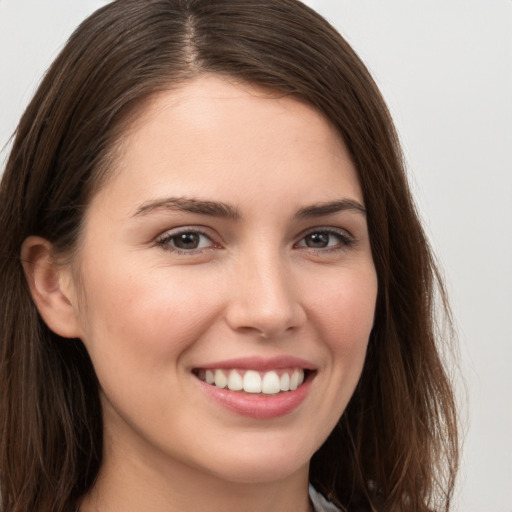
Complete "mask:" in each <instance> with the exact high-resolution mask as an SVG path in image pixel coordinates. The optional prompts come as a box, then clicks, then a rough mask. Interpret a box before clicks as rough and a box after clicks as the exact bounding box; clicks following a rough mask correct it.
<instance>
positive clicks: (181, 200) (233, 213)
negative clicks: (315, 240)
mask: <svg viewBox="0 0 512 512" xmlns="http://www.w3.org/2000/svg"><path fill="white" fill-rule="evenodd" d="M158 210H169V211H180V212H187V213H197V214H200V215H209V216H212V217H221V218H227V219H231V220H237V219H240V217H241V215H240V212H239V211H238V209H237V208H235V207H233V206H230V205H229V204H226V203H222V202H219V201H206V200H201V199H192V198H188V197H167V198H165V199H157V200H154V201H148V202H146V203H143V204H142V205H141V206H140V207H139V208H138V209H137V211H136V212H135V214H134V217H138V216H143V215H147V214H149V213H152V212H154V211H158ZM347 210H349V211H350V210H351V211H355V212H356V213H360V214H362V215H366V209H365V208H364V206H363V205H362V204H361V203H359V202H358V201H355V200H353V199H340V200H337V201H329V202H326V203H317V204H313V205H310V206H306V207H304V208H301V209H300V210H299V211H298V212H297V213H296V214H295V215H294V217H295V218H296V219H305V218H314V217H323V216H325V215H332V214H334V213H339V212H342V211H347Z"/></svg>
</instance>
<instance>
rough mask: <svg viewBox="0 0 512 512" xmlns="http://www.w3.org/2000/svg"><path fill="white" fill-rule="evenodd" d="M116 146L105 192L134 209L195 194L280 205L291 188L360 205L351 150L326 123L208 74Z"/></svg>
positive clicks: (145, 117)
mask: <svg viewBox="0 0 512 512" xmlns="http://www.w3.org/2000/svg"><path fill="white" fill-rule="evenodd" d="M118 148H119V150H118V151H117V155H116V158H115V162H114V172H113V174H112V179H111V180H110V182H109V183H108V184H107V185H106V187H105V188H106V189H109V190H108V193H109V195H111V194H112V193H113V192H114V190H113V189H114V188H115V189H116V191H117V192H118V193H119V195H120V197H121V196H122V197H123V198H124V199H129V198H132V199H133V201H137V200H138V199H140V198H141V197H142V196H144V195H147V196H152V195H153V196H154V195H155V194H157V195H160V196H162V195H172V196H177V195H178V196H179V195H190V193H191V191H193V192H194V194H193V195H194V196H197V195H199V196H201V195H203V194H204V195H206V196H208V197H207V198H208V199H212V197H211V196H212V195H213V196H215V197H213V198H214V199H218V200H224V199H225V200H226V201H231V200H232V199H235V200H236V196H237V195H238V198H239V199H240V200H243V199H242V198H243V196H244V194H248V195H249V196H251V195H254V194H255V193H256V192H258V191H259V192H262V193H263V194H267V195H269V194H270V195H273V196H274V197H275V199H276V200H280V199H286V197H287V194H288V193H289V191H290V188H293V189H294V190H303V191H307V190H309V191H310V192H311V194H310V195H312V196H313V195H315V193H316V195H317V196H318V193H319V194H320V195H324V196H326V197H314V198H313V197H312V199H314V201H317V202H318V201H323V200H325V201H328V200H331V199H332V197H327V196H329V195H330V189H332V190H336V189H340V188H341V189H343V190H344V191H345V192H346V193H347V194H348V195H352V196H354V198H356V199H359V200H362V198H361V191H360V188H359V182H358V177H357V173H356V171H355V168H354V166H353V164H352V162H351V159H350V157H349V154H348V151H347V149H346V147H345V145H344V143H343V141H342V139H341V137H340V136H339V134H338V133H337V131H336V130H335V129H334V128H333V126H332V125H331V123H330V122H329V121H328V120H327V119H326V118H325V116H323V115H322V114H320V113H319V112H318V111H317V110H316V109H314V108H313V107H311V106H309V105H307V104H305V103H304V102H301V101H299V100H297V99H296V98H292V97H290V96H284V95H282V94H281V93H279V92H276V91H269V90H264V89H261V88H258V87H255V86H252V85H248V84H246V83H240V82H233V81H232V80H229V79H227V78H221V77H218V76H214V75H206V76H202V77H200V78H197V79H195V80H193V81H191V82H188V83H187V84H185V85H184V86H182V87H180V88H179V89H177V90H172V91H165V92H161V93H158V94H156V95H154V96H153V97H151V98H150V99H149V100H148V101H146V102H145V103H144V104H143V105H142V106H141V108H139V110H138V112H137V115H136V116H135V117H132V121H131V123H130V124H129V125H128V127H127V128H126V129H125V130H124V133H123V135H122V136H121V138H120V144H119V147H118ZM265 183H266V184H267V185H268V187H265V186H264V185H265ZM247 185H249V187H247ZM256 185H258V187H256ZM320 189H321V191H320V192H319V190H320ZM100 195H101V194H100Z"/></svg>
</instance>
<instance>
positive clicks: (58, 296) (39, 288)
mask: <svg viewBox="0 0 512 512" xmlns="http://www.w3.org/2000/svg"><path fill="white" fill-rule="evenodd" d="M52 252H53V251H52V244H50V242H48V241H47V240H45V239H44V238H41V237H38V236H29V237H28V238H27V239H26V240H25V241H24V242H23V245H22V247H21V261H22V265H23V270H24V271H25V277H26V279H27V282H28V286H29V288H30V293H31V294H32V298H33V299H34V302H35V303H36V306H37V309H38V310H39V313H40V314H41V316H42V317H43V320H44V321H45V322H46V324H47V325H48V327H49V328H50V329H51V330H52V331H53V332H55V333H56V334H58V335H60V336H63V337H64V338H79V337H81V334H82V333H81V329H80V323H79V321H78V320H79V319H78V314H77V309H76V306H77V304H76V297H77V293H76V289H75V283H74V281H73V279H72V274H71V269H70V268H69V265H59V264H57V263H56V261H55V259H54V258H53V257H52Z"/></svg>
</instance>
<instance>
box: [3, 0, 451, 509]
mask: <svg viewBox="0 0 512 512" xmlns="http://www.w3.org/2000/svg"><path fill="white" fill-rule="evenodd" d="M202 73H217V74H221V75H228V76H232V77H235V78H237V79H239V80H241V81H245V82H248V83H251V84H255V85H259V86H262V87H265V88H272V89H274V90H277V91H280V92H281V93H283V94H292V95H294V96H295V97H297V98H300V99H301V100H302V101H306V102H308V103H309V104H311V105H313V106H314V107H316V108H317V109H318V110H319V111H320V112H322V113H323V114H324V115H326V116H327V117H328V118H329V119H330V121H331V122H332V123H333V125H334V126H335V127H336V128H337V130H338V131H339V134H340V136H341V137H342V138H343V140H344V141H345V143H346V145H347V147H348V149H349V151H350V153H351V156H352V158H353V162H354V164H355V166H356V168H357V170H358V173H359V179H360V182H361V186H362V189H363V194H364V200H365V205H366V208H367V219H368V228H369V233H370V240H371V246H372V252H373V259H374V262H375V266H376V270H377V275H378V281H379V292H378V299H377V308H376V313H375V324H374V328H373V331H372V334H371V338H370V342H369V349H368V354H367V359H366V362H365V366H364V369H363V373H362V376H361V379H360V382H359V385H358V387H357V389H356V391H355V394H354V396H353V398H352V400H351V401H350V403H349V405H348V407H347V409H346V411H345V413H344V414H343V416H342V418H341V419H340V421H339V423H338V425H337V426H336V428H335V429H334V431H333V432H332V433H331V435H330V436H329V438H328V439H327V440H326V442H325V443H324V445H323V446H322V447H321V448H320V450H319V451H318V452H317V453H316V454H315V455H314V456H313V459H312V461H311V470H310V479H311V482H312V483H313V484H314V485H315V486H316V488H317V489H318V490H320V491H321V492H322V493H323V494H325V495H326V496H327V497H329V498H330V499H331V500H333V501H334V502H335V503H337V504H338V505H339V506H340V507H342V508H343V509H345V508H346V509H349V510H350V511H358V510H372V511H376V510H379V511H397V512H404V511H409V512H411V511H414V512H423V511H427V510H430V511H432V510H436V511H446V510H448V509H449V506H450V500H451V496H452V493H453V486H454V478H455V473H456V469H457V463H458V449H457V424H456V414H455V405H454V398H453V392H452V388H451V384H450V380H449V378H448V376H447V373H446V370H445V368H444V366H443V362H442V360H441V357H440V353H441V351H442V345H440V344H441V343H444V341H443V340H442V339H440V337H439V336H438V333H437V332H436V323H435V317H436V304H435V300H434V299H435V298H436V297H437V298H440V299H441V300H440V306H441V307H440V308H437V310H438V311H439V309H440V310H441V312H443V311H444V313H445V315H448V310H447V305H446V302H445V295H444V292H443V288H442V285H441V282H440V279H439V274H438V272H437V270H436V266H435V264H434V261H433V258H432V255H431V251H430V249H429V246H428V243H427V240H426V238H425V235H424V232H423V230H422V228H421V225H420V223H419V220H418V216H417V214H416V211H415V207H414V204H413V201H412V199H411V194H410V191H409V188H408V184H407V180H406V176H405V173H404V169H403V164H402V158H401V153H400V147H399V144H398V141H397V137H396V134H395V131H394V128H393V123H392V121H391V119H390V116H389V113H388V111H387V108H386V106H385V104H384V101H383V100H382V98H381V95H380V93H379V91H378V90H377V87H376V85H375V83H374V82H373V80H372V78H371V77H370V75H369V73H368V71H367V70H366V68H365V66H364V65H363V63H362V62H361V61H360V60H359V58H358V57H357V56H356V54H355V53H354V51H353V50H352V49H351V48H350V46H349V45H348V44H347V43H346V42H345V40H344V39H343V38H342V37H341V36H340V35H339V34H338V33H337V32H336V31H335V30H334V29H333V28H332V27H331V26H330V25H329V24H328V23H327V22H326V21H325V20H324V19H323V18H321V17H320V16H319V15H318V14H316V13H315V12H314V11H312V10H311V9H309V8H308V7H306V6H304V5H303V4H301V3H300V2H298V1H296V0H258V1H252V0H215V1H211V0H118V1H115V2H113V3H111V4H109V5H107V6H105V7H103V8H102V9H100V10H99V11H97V12H96V13H95V14H93V15H92V16H91V17H90V18H88V19H87V20H86V21H84V22H83V23H82V25H81V26H80V27H79V28H78V29H77V30H76V31H75V33H74V34H73V35H72V36H71V38H70V40H69V42H68V43H67V45H66V46H65V47H64V49H63V50H62V52H61V54H60V55H59V56H58V58H57V59H56V60H55V62H54V63H53V65H52V66H51V68H50V69H49V71H48V72H47V74H46V76H45V78H44V80H43V81H42V83H41V85H40V87H39V89H38V90H37V92H36V94H35V97H34V99H33V100H32V102H31V103H30V105H29V106H28V108H27V110H26V112H25V113H24V115H23V117H22V119H21V121H20V123H19V126H18V128H17V131H16V137H15V141H14V145H13V149H12V152H11V154H10V158H9V160H8V162H7V167H6V171H5V174H4V177H3V180H2V183H1V187H0V240H1V243H0V290H1V298H0V301H1V303H0V304H1V307H0V315H1V317H0V322H1V323H0V486H1V487H0V489H1V500H2V501H1V507H2V508H1V509H2V511H3V512H27V511H29V510H30V511H31V512H49V511H51V512H69V511H71V510H73V508H74V507H75V506H76V503H77V501H78V500H79V499H80V497H81V496H83V495H84V494H85V493H86V492H87V491H88V490H89V489H90V488H91V486H92V485H93V483H94V479H95V477H96V475H97V473H98V469H99V467H100V465H101V461H102V414H101V406H100V401H99V392H98V382H97V379H96V376H95V373H94V369H93V367H92V364H91V362H90V359H89V357H88V355H87V352H86V351H85V349H84V346H83V344H82V343H81V341H80V340H67V339H63V338H61V337H59V336H58V335H56V334H55V333H53V332H52V331H51V330H50V329H49V328H48V327H47V326H46V325H45V324H44V322H43V321H42V319H41V317H40V316H39V314H38V312H37V309H36V307H35V305H34V303H33V301H32V299H31V296H30V293H29V290H28V286H27V284H26V281H25V278H24V275H23V270H22V266H21V262H20V256H19V254H20V247H21V244H22V242H23V240H24V239H25V238H26V237H28V236H30V235H39V236H42V237H44V238H46V239H47V240H48V241H50V242H51V243H52V244H53V246H54V247H55V248H56V250H57V251H60V252H69V251H72V250H73V248H74V247H75V243H76V240H77V235H78V233H79V231H80V226H81V222H82V217H83V213H84V211H85V209H86V207H87V203H88V200H89V199H90V197H91V194H93V193H94V192H95V191H96V190H97V189H98V187H99V186H101V181H102V178H103V177H104V176H107V175H108V169H109V162H110V161H111V157H112V154H113V151H114V148H115V145H116V141H117V140H118V137H119V133H120V132H122V129H123V126H125V124H126V123H127V122H128V121H127V119H128V120H129V117H130V116H127V114H128V113H129V112H131V111H132V110H133V109H134V108H135V107H136V106H137V105H138V104H140V102H141V101H142V100H143V99H145V98H147V97H148V96H149V95H151V94H154V93H155V92H157V91H160V90H163V89H169V88H173V87H176V86H178V85H180V84H183V83H185V82H186V81H187V80H189V79H191V78H193V77H195V76H198V75H199V74H202Z"/></svg>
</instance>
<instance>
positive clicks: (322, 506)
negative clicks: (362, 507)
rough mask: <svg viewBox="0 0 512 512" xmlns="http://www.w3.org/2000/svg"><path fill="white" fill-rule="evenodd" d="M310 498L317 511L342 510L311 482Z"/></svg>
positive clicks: (333, 511) (336, 511)
mask: <svg viewBox="0 0 512 512" xmlns="http://www.w3.org/2000/svg"><path fill="white" fill-rule="evenodd" d="M309 499H310V500H311V503H312V504H313V509H314V511H315V512H341V510H340V509H339V508H338V507H337V506H336V505H334V504H333V503H331V502H330V501H327V499H325V498H324V496H322V495H321V494H320V493H319V492H318V491H317V490H316V489H315V488H314V487H313V486H312V485H311V484H310V485H309Z"/></svg>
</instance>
